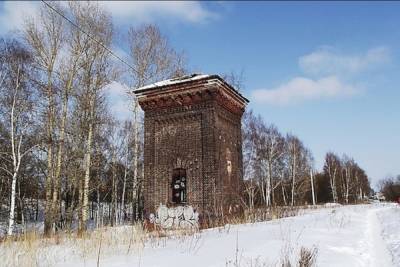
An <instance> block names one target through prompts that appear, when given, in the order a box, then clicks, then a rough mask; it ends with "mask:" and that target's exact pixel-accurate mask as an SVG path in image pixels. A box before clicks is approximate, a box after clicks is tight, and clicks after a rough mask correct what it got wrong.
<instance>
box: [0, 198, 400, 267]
mask: <svg viewBox="0 0 400 267" xmlns="http://www.w3.org/2000/svg"><path fill="white" fill-rule="evenodd" d="M125 235H126V234H125ZM120 238H125V239H126V238H127V237H126V236H120ZM104 242H106V241H104ZM114 242H115V241H114ZM121 244H122V245H120V246H119V245H118V242H116V243H115V244H113V245H112V248H113V250H112V252H110V251H107V250H110V246H107V244H104V243H103V244H102V245H101V247H100V242H98V243H97V242H93V246H95V247H94V248H93V250H94V251H100V253H99V254H98V253H94V254H93V255H92V256H88V255H89V254H88V255H86V256H84V258H82V255H81V253H78V252H77V251H76V249H72V248H71V244H69V245H68V244H65V243H64V244H62V245H58V246H56V245H53V246H49V247H48V248H46V249H45V248H42V249H41V251H42V252H44V250H46V251H47V252H46V253H47V257H46V258H47V264H44V262H45V261H43V265H42V264H40V259H39V258H38V259H37V261H39V264H38V265H39V266H46V265H48V266H53V265H55V266H64V267H71V266H73V267H79V266H104V267H106V266H107V267H108V266H174V267H178V266H190V267H196V266H202V267H203V266H281V265H280V263H281V260H282V259H285V258H289V259H290V260H291V262H292V263H295V262H296V259H297V258H298V255H299V250H300V248H301V247H306V248H308V249H311V250H312V249H316V250H317V256H316V265H317V266H378V267H384V266H400V207H399V206H396V205H395V204H371V205H354V206H339V207H329V208H322V209H317V210H305V211H304V212H302V214H301V215H298V216H296V217H289V218H283V219H278V220H272V221H268V222H261V223H255V224H245V225H228V226H225V227H222V228H215V229H208V230H204V231H201V232H200V233H196V234H194V235H189V236H179V237H175V238H174V237H168V238H157V239H152V240H147V241H145V242H144V243H143V247H138V246H135V247H134V248H133V247H131V248H129V249H128V247H129V246H128V244H127V242H126V240H125V241H124V242H122V241H121ZM72 247H73V245H72ZM99 248H100V250H99ZM52 252H54V253H52ZM60 255H62V256H60ZM0 256H1V247H0ZM51 257H55V259H50V258H51ZM3 263H4V262H3ZM1 264H2V263H1V262H0V265H1ZM293 266H295V264H294V265H293Z"/></svg>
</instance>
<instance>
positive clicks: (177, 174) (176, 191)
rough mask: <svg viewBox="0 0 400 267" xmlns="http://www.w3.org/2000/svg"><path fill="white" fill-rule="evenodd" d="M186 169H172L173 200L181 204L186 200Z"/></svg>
mask: <svg viewBox="0 0 400 267" xmlns="http://www.w3.org/2000/svg"><path fill="white" fill-rule="evenodd" d="M186 180H187V178H186V170H185V169H182V168H178V169H174V170H173V171H172V184H171V187H172V202H173V203H176V204H181V203H185V202H186Z"/></svg>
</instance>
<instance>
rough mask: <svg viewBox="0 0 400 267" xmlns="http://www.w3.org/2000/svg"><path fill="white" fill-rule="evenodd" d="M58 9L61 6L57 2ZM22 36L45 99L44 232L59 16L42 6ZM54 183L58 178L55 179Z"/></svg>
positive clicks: (48, 223) (49, 217) (49, 221)
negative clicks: (28, 47)
mask: <svg viewBox="0 0 400 267" xmlns="http://www.w3.org/2000/svg"><path fill="white" fill-rule="evenodd" d="M58 9H59V10H62V9H61V6H59V5H58ZM24 31H25V39H26V41H27V42H28V44H29V45H30V49H31V51H32V53H33V56H34V59H35V62H36V65H37V68H38V69H39V70H41V72H42V75H41V80H42V81H40V84H42V87H41V89H42V92H43V95H45V98H46V102H47V103H46V107H45V114H44V116H45V118H46V122H45V128H46V146H47V175H46V207H45V213H46V216H45V226H44V231H45V234H46V235H48V234H50V233H51V230H52V228H53V224H54V214H53V210H52V207H53V205H52V202H53V196H52V193H53V190H54V189H53V184H54V181H55V178H54V177H55V163H54V160H53V159H54V150H55V144H56V134H55V131H56V129H55V128H56V126H55V123H56V112H57V108H56V92H55V73H56V70H57V64H58V59H59V54H60V50H61V48H62V44H63V40H64V35H63V34H64V28H63V19H62V18H61V17H60V16H59V15H58V14H56V13H55V12H54V11H53V10H50V9H48V8H47V7H45V6H43V7H42V8H41V9H40V17H39V18H38V19H32V18H31V19H29V20H28V21H27V22H26V25H25V29H24ZM57 183H58V181H57Z"/></svg>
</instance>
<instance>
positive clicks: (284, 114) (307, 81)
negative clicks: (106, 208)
mask: <svg viewBox="0 0 400 267" xmlns="http://www.w3.org/2000/svg"><path fill="white" fill-rule="evenodd" d="M102 4H104V5H105V6H106V7H107V10H109V11H110V12H111V13H112V14H113V15H114V22H115V25H116V27H117V28H118V29H119V30H121V31H122V32H123V31H124V30H126V28H127V27H128V26H130V25H138V24H141V23H146V22H152V23H156V24H158V25H159V26H160V27H161V29H162V31H163V32H164V33H165V35H167V36H168V38H169V40H170V42H171V43H172V44H173V46H174V47H175V48H177V49H178V50H184V51H185V52H186V55H187V58H188V62H189V67H190V69H191V70H192V71H196V72H204V73H228V72H231V71H235V72H238V73H239V72H241V71H243V73H244V78H245V80H244V86H245V88H244V90H243V94H244V95H246V96H247V97H248V98H249V99H250V101H251V102H250V105H249V108H251V109H253V110H254V111H255V112H256V113H259V114H261V115H262V116H263V117H264V119H265V121H267V122H268V123H274V124H276V125H277V126H278V127H279V129H280V130H281V131H282V132H292V133H294V134H296V135H298V136H299V137H300V138H301V139H302V140H303V141H304V143H305V144H306V146H308V147H309V148H310V149H311V150H312V152H313V154H314V157H315V161H316V167H317V168H321V167H322V163H323V158H324V154H325V153H326V152H327V151H334V152H336V153H338V154H340V155H341V154H343V153H346V154H348V155H350V156H352V157H354V159H355V160H356V161H357V162H359V164H360V166H361V167H362V168H364V169H365V170H366V171H367V173H368V175H369V176H370V177H371V180H372V184H373V185H375V183H376V182H377V181H378V180H379V179H380V178H383V177H385V176H386V175H389V174H393V175H394V174H400V160H399V159H400V134H399V133H400V123H399V122H400V106H399V102H400V86H399V85H400V75H399V74H400V54H399V53H400V52H399V51H400V16H399V14H400V3H396V2H386V3H385V2H283V3H278V2H229V3H227V2H202V3H199V2H168V3H167V2H162V3H157V2H151V3H147V4H146V3H140V2H134V3H132V2H130V3H128V2H124V3H121V2H119V3H118V2H114V3H102ZM0 5H1V7H0V33H2V34H4V33H5V32H7V31H9V30H10V29H12V28H15V27H16V28H18V27H19V25H21V23H22V22H21V15H20V14H21V12H22V11H24V12H26V13H27V14H32V13H34V12H35V10H36V9H37V6H38V5H40V3H1V4H0ZM125 45H126V44H124V43H123V42H120V43H117V44H116V48H115V49H117V50H120V52H121V51H122V50H124V47H125ZM121 107H122V106H121ZM121 109H123V107H122V108H121ZM121 109H120V110H121Z"/></svg>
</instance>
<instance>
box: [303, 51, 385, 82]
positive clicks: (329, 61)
mask: <svg viewBox="0 0 400 267" xmlns="http://www.w3.org/2000/svg"><path fill="white" fill-rule="evenodd" d="M389 61H390V51H389V49H388V48H387V47H385V46H380V47H374V48H371V49H369V50H368V51H366V52H365V53H363V54H359V55H349V54H342V53H340V52H338V51H336V50H335V49H334V48H333V47H328V46H324V47H321V48H319V49H317V50H316V51H314V52H312V53H310V54H308V55H305V56H302V57H300V58H299V66H300V68H301V69H302V70H303V71H304V72H305V73H307V74H313V75H327V74H355V73H360V72H363V71H366V70H370V69H374V68H376V67H379V66H382V64H385V63H388V62H389Z"/></svg>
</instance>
